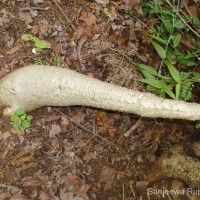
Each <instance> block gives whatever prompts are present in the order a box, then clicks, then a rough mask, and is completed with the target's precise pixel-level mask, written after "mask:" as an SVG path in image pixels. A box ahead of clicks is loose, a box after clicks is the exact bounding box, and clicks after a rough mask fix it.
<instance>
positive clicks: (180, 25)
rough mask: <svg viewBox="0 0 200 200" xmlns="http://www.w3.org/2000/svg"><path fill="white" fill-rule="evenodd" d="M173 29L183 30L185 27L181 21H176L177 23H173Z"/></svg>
mask: <svg viewBox="0 0 200 200" xmlns="http://www.w3.org/2000/svg"><path fill="white" fill-rule="evenodd" d="M174 27H175V28H178V29H181V28H185V25H184V23H183V22H182V21H181V20H178V21H176V22H175V24H174Z"/></svg>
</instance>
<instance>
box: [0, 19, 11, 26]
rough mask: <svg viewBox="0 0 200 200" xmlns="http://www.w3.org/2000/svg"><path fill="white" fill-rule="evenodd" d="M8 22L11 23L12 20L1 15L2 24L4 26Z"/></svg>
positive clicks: (0, 23) (0, 24) (0, 21)
mask: <svg viewBox="0 0 200 200" xmlns="http://www.w3.org/2000/svg"><path fill="white" fill-rule="evenodd" d="M6 23H10V20H9V19H7V18H4V17H0V26H3V25H4V24H6Z"/></svg>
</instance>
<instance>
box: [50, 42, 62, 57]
mask: <svg viewBox="0 0 200 200" xmlns="http://www.w3.org/2000/svg"><path fill="white" fill-rule="evenodd" d="M52 50H53V52H54V54H55V56H59V55H61V52H62V45H61V44H60V43H56V44H53V45H52Z"/></svg>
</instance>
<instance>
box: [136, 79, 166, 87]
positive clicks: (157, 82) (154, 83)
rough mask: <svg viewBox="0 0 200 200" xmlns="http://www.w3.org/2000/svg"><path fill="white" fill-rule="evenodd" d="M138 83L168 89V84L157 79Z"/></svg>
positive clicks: (141, 80)
mask: <svg viewBox="0 0 200 200" xmlns="http://www.w3.org/2000/svg"><path fill="white" fill-rule="evenodd" d="M138 81H140V82H143V83H146V84H148V85H151V86H153V87H155V88H162V89H164V88H165V87H166V84H165V83H164V82H163V81H160V80H156V79H138Z"/></svg>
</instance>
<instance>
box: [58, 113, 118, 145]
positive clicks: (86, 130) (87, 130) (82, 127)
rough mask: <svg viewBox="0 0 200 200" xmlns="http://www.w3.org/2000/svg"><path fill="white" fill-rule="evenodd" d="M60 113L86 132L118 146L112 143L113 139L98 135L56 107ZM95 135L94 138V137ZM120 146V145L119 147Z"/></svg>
mask: <svg viewBox="0 0 200 200" xmlns="http://www.w3.org/2000/svg"><path fill="white" fill-rule="evenodd" d="M55 110H56V111H57V112H58V113H60V114H61V115H63V116H65V117H66V118H67V119H68V120H69V121H71V122H72V123H73V124H75V125H76V126H77V127H78V128H80V129H82V130H84V131H85V132H87V133H90V134H93V135H94V136H96V137H98V138H101V139H102V140H104V141H106V142H108V143H110V144H112V145H113V146H115V147H117V145H116V144H114V143H112V142H111V141H109V140H107V139H106V138H104V137H102V136H100V135H98V134H97V133H94V132H92V131H90V130H89V129H87V128H85V127H84V126H82V125H80V124H79V123H77V122H76V121H74V120H73V119H71V118H70V117H68V116H67V115H65V114H64V113H63V112H61V111H60V110H58V109H55ZM94 136H93V137H92V138H94ZM117 148H118V147H117Z"/></svg>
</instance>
